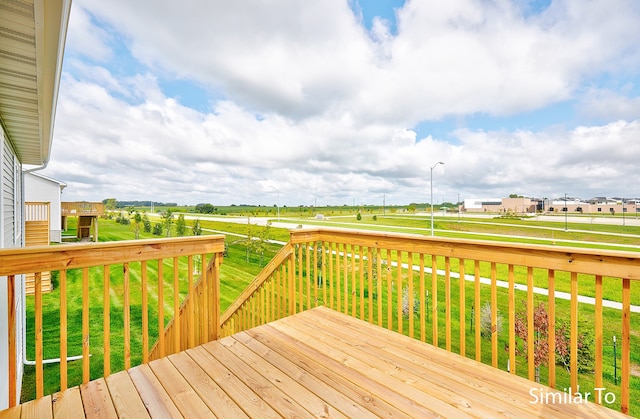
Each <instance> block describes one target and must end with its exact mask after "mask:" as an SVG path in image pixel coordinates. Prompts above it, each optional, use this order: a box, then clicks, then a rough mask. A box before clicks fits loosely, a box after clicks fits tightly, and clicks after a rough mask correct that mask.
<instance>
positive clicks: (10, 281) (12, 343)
mask: <svg viewBox="0 0 640 419" xmlns="http://www.w3.org/2000/svg"><path fill="white" fill-rule="evenodd" d="M7 298H8V308H9V313H8V316H7V317H8V330H9V407H13V406H15V405H16V403H17V400H16V398H17V397H16V393H17V391H18V390H17V380H18V375H17V371H16V369H17V362H18V361H17V359H16V358H17V355H16V344H17V342H16V277H15V276H14V275H9V276H8V277H7Z"/></svg>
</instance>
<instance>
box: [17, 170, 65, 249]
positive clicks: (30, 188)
mask: <svg viewBox="0 0 640 419" xmlns="http://www.w3.org/2000/svg"><path fill="white" fill-rule="evenodd" d="M61 186H64V183H63V184H61V183H60V182H57V181H55V180H53V179H49V178H47V177H43V176H40V175H38V174H36V173H27V174H25V176H24V200H25V202H49V203H50V205H49V240H51V241H52V242H58V243H59V242H61V241H62V222H61V220H62V214H61V211H60V205H61V202H60V201H61V199H60V187H61Z"/></svg>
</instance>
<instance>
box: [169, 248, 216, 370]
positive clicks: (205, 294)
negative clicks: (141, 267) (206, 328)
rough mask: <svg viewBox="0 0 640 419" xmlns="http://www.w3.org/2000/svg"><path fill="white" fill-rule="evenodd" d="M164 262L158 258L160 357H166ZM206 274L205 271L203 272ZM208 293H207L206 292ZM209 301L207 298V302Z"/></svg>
mask: <svg viewBox="0 0 640 419" xmlns="http://www.w3.org/2000/svg"><path fill="white" fill-rule="evenodd" d="M163 271H164V262H163V260H162V259H158V357H159V358H164V356H165V352H164V273H163ZM202 274H203V275H204V271H203V273H202ZM205 295H206V294H205ZM206 303H207V301H206V300H205V304H206ZM205 324H206V323H205Z"/></svg>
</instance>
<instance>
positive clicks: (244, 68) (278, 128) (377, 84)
mask: <svg viewBox="0 0 640 419" xmlns="http://www.w3.org/2000/svg"><path fill="white" fill-rule="evenodd" d="M73 16H74V17H76V16H79V17H77V19H78V21H77V22H76V23H74V24H72V25H71V26H70V28H69V36H68V38H69V39H70V41H69V42H70V45H71V46H72V48H71V51H72V52H73V58H72V59H67V61H66V67H65V68H66V69H67V73H66V74H65V76H64V79H63V83H62V86H61V90H60V97H59V109H58V120H57V125H56V139H55V141H54V151H53V153H54V155H53V158H52V162H51V163H50V166H49V169H48V174H50V175H52V176H54V177H57V178H59V179H61V180H64V181H66V182H68V183H69V185H70V186H69V188H67V190H66V191H65V193H67V194H72V193H76V192H72V191H78V192H77V193H78V197H79V198H81V199H84V198H87V197H89V196H91V197H92V199H103V198H106V197H108V196H116V197H117V198H119V199H136V198H139V199H144V198H153V196H149V194H153V195H154V196H156V197H158V198H157V199H164V200H171V201H178V202H187V203H197V202H216V203H220V204H223V203H241V202H244V203H249V202H255V203H263V204H264V203H272V201H273V198H274V191H273V189H272V188H269V187H267V186H265V185H269V184H272V185H274V186H276V187H277V188H278V189H279V190H280V191H281V194H282V199H283V203H285V204H286V203H289V204H296V203H307V202H310V200H311V197H312V196H313V197H315V198H317V197H322V199H324V200H326V201H331V200H337V201H338V202H335V201H332V203H350V200H349V198H351V199H358V200H360V199H366V200H369V198H371V199H370V200H371V201H373V202H376V200H377V198H375V197H376V196H377V197H379V196H381V195H382V194H386V195H387V196H388V197H391V196H395V199H396V201H397V202H405V203H406V202H415V201H423V202H424V201H426V200H427V196H426V191H428V188H429V168H430V167H431V166H432V165H433V163H435V162H437V161H441V160H442V161H445V163H446V164H445V165H444V166H442V167H440V166H439V167H438V168H437V169H436V170H435V171H434V172H435V173H434V175H435V176H437V179H438V180H437V182H434V188H435V191H434V192H436V193H438V194H439V196H442V195H443V194H447V195H448V196H447V199H448V200H454V199H455V198H456V196H457V193H460V194H461V196H463V195H465V194H466V195H470V194H477V195H485V196H486V195H500V194H505V193H506V194H508V193H515V192H517V193H525V194H532V195H539V196H540V195H543V194H546V195H550V194H554V193H555V194H558V193H561V192H565V191H569V192H571V191H575V192H571V193H572V194H573V195H580V194H593V195H596V194H600V195H603V194H608V193H609V190H611V192H612V193H613V189H615V188H616V187H619V185H620V176H633V175H635V176H637V175H638V174H639V173H638V170H637V169H635V166H634V165H632V164H631V163H630V160H632V157H633V156H634V154H633V153H635V156H638V155H640V153H639V152H640V150H635V146H634V145H633V143H634V141H636V140H635V139H637V134H638V130H639V129H638V122H637V115H638V108H639V105H638V104H637V103H636V102H637V100H636V99H633V98H626V99H625V96H623V95H622V94H619V93H616V92H615V91H609V90H604V89H599V88H597V87H593V88H591V89H589V88H585V86H586V85H588V84H589V83H593V82H594V80H596V79H597V77H598V76H599V75H601V74H605V73H606V74H608V75H609V76H610V77H621V80H627V79H628V78H629V77H637V76H638V65H639V63H640V60H639V59H638V58H639V56H640V55H639V51H640V49H639V48H638V46H637V43H636V42H635V40H636V39H640V26H639V25H637V24H636V23H637V21H638V20H639V17H640V6H638V5H637V3H635V2H632V1H623V0H620V1H611V2H597V1H594V2H589V3H588V4H586V3H584V2H579V1H572V0H565V1H554V2H553V3H552V5H551V6H550V7H549V8H548V9H546V10H545V11H544V12H542V13H541V14H538V15H525V13H524V12H523V9H521V8H518V7H517V6H516V3H514V2H510V1H506V0H495V1H493V2H486V1H474V0H452V1H448V2H440V1H411V2H408V3H407V4H406V5H405V7H404V8H402V9H399V10H398V14H397V18H398V20H397V22H396V24H397V35H395V36H394V35H392V34H391V33H390V31H389V26H388V23H386V22H384V21H382V20H380V19H377V20H374V23H373V27H372V30H371V31H370V32H368V31H367V30H366V29H364V27H363V26H362V25H361V23H360V22H359V19H358V18H357V17H356V16H354V14H353V12H352V10H351V9H350V8H349V7H348V4H347V2H346V1H337V0H336V1H322V2H313V3H305V4H302V3H300V2H294V1H287V0H279V1H274V2H268V4H267V3H262V2H247V1H238V2H206V1H202V2H197V1H195V0H192V1H188V2H173V1H168V0H165V1H154V2H151V1H148V0H146V1H143V0H138V1H135V2H131V1H125V0H113V1H109V2H87V1H83V0H78V1H76V2H74V15H73ZM91 16H94V19H93V20H92V19H91V18H90V17H91ZM72 18H73V17H72ZM95 21H100V22H107V23H106V24H103V26H95V25H94V23H95ZM105 28H114V29H115V30H117V31H118V32H116V33H113V34H108V33H107V32H106V30H105ZM84 36H86V37H87V38H86V39H84V40H80V39H77V38H81V37H84ZM115 38H117V39H119V40H123V41H124V42H125V43H127V45H128V46H129V47H130V48H131V51H132V54H133V56H134V57H136V58H137V59H138V60H139V61H140V62H141V63H143V64H144V65H145V66H146V67H144V66H142V65H141V67H142V68H144V73H140V74H134V75H133V76H131V75H128V76H126V77H121V76H119V75H118V72H117V71H113V69H114V68H115V64H114V63H117V60H118V59H117V56H115V55H113V54H115V52H114V51H112V50H110V49H109V45H110V44H111V40H113V39H115ZM83 55H84V56H85V57H89V58H91V60H92V64H88V63H86V62H83V61H82V56H83ZM112 58H113V59H112ZM625 77H626V79H625ZM159 78H182V79H187V80H193V81H194V82H197V83H199V84H202V85H204V86H206V87H207V88H208V89H210V90H211V91H216V92H221V93H222V95H223V98H222V99H218V100H217V101H216V102H212V104H211V108H210V109H211V111H210V112H199V111H196V110H194V109H191V108H189V107H186V106H184V105H182V104H181V103H180V102H179V101H177V100H176V99H174V98H171V97H167V96H166V94H165V93H164V92H163V91H162V89H161V88H160V86H159V85H158V79H159ZM585 92H587V93H586V94H584V93H585ZM580 95H582V96H580ZM576 97H581V101H582V102H581V104H582V108H581V109H588V112H592V113H593V114H595V115H597V116H598V118H600V119H599V120H598V121H597V122H595V121H594V122H592V123H590V124H589V123H587V124H584V127H580V128H577V129H573V130H563V129H560V128H548V129H539V130H537V131H523V130H516V131H513V132H508V131H492V130H489V129H486V130H480V129H477V130H466V129H460V130H457V131H454V132H452V133H451V136H452V138H453V140H455V141H454V142H453V143H449V142H447V141H445V139H443V138H437V137H434V136H427V137H426V138H417V134H416V133H415V132H414V131H412V130H411V127H413V126H415V124H417V123H418V122H421V121H425V120H432V121H436V120H438V119H439V118H443V117H448V116H453V117H455V118H461V119H463V118H464V116H465V115H475V114H483V115H514V114H518V113H520V112H525V111H531V110H536V109H541V108H544V107H545V106H548V105H550V104H554V103H556V102H558V101H566V100H571V99H575V98H576ZM584 113H587V111H584ZM636 142H637V141H636ZM620 150H622V151H620ZM611 166H615V167H616V168H615V169H610V167H611ZM607 188H608V189H607ZM596 189H597V192H596ZM592 191H593V193H592ZM145 194H147V195H145ZM627 194H628V195H633V194H635V192H633V191H632V190H628V193H627ZM160 197H162V198H160ZM420 197H423V198H422V199H421V198H420ZM345 199H346V200H347V201H346V202H340V201H341V200H345ZM390 199H391V200H389V201H388V202H392V200H393V199H394V198H390ZM286 200H288V201H289V202H286Z"/></svg>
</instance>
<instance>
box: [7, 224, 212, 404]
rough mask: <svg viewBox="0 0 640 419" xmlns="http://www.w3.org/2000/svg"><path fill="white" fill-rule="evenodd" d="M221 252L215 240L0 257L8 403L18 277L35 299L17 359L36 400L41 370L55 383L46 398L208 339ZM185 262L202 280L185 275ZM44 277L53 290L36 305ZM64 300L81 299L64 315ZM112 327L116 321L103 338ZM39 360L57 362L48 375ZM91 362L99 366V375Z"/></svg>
mask: <svg viewBox="0 0 640 419" xmlns="http://www.w3.org/2000/svg"><path fill="white" fill-rule="evenodd" d="M223 251H224V237H223V236H203V237H197V238H196V237H189V238H174V239H150V240H135V241H120V242H108V243H92V244H74V245H64V246H37V247H30V248H22V249H2V250H0V277H3V276H4V277H6V278H7V289H8V295H9V303H8V307H9V309H8V319H7V320H8V330H9V342H8V347H9V367H8V371H9V394H8V397H9V405H10V406H14V405H15V404H16V402H17V400H16V399H17V396H16V392H17V382H16V377H17V366H18V363H19V362H22V360H18V359H17V358H18V350H19V348H17V346H18V345H17V343H16V339H17V336H18V335H19V334H20V331H19V330H16V324H17V323H16V320H17V318H18V317H19V316H20V313H17V312H16V311H17V307H18V304H17V300H16V294H15V292H14V290H15V289H16V281H18V280H19V278H20V275H23V274H33V275H34V278H35V281H36V287H35V290H36V292H35V297H34V301H33V302H31V301H29V302H28V303H27V307H28V308H27V310H32V313H33V317H34V323H33V324H32V325H31V326H32V327H29V329H33V330H34V331H35V332H34V336H33V337H30V338H29V339H28V340H29V341H33V347H26V345H25V347H26V351H25V352H26V353H25V354H24V355H23V356H24V357H25V359H26V358H27V356H35V361H34V362H28V363H32V364H34V368H35V387H36V389H35V396H36V397H42V396H43V395H44V394H45V380H46V379H47V377H46V376H45V371H47V372H48V373H49V372H50V375H51V376H55V377H57V376H58V374H59V377H60V379H59V386H55V387H57V388H55V389H54V390H53V391H57V390H58V389H61V390H64V389H66V388H67V387H68V386H69V385H77V384H80V382H77V381H78V380H81V382H82V383H87V382H88V381H89V380H90V378H95V377H96V376H98V377H107V376H109V375H110V373H111V370H112V368H116V369H126V368H129V367H130V366H132V364H139V363H141V362H142V363H146V362H148V361H149V360H151V359H154V358H156V357H162V356H165V355H168V354H170V353H174V352H178V351H181V350H184V349H186V348H189V347H193V346H195V345H198V344H201V343H204V342H207V341H210V340H212V339H215V338H216V337H217V335H216V333H217V330H218V329H217V328H215V327H213V326H212V325H213V324H216V323H217V321H216V319H217V318H218V317H219V309H217V308H218V307H219V305H218V304H215V303H213V302H214V301H218V300H219V299H218V297H217V294H216V284H219V278H218V276H219V266H220V262H221V260H222V254H223ZM194 259H197V260H198V262H199V264H200V265H201V269H199V272H202V273H203V274H194V270H195V266H194ZM49 271H51V272H52V275H53V276H54V278H55V281H54V282H55V284H56V289H55V290H54V292H52V293H51V294H49V295H47V297H46V298H47V301H48V303H47V306H43V295H42V292H41V287H40V285H39V281H40V280H41V277H42V272H49ZM68 290H74V291H68ZM54 295H56V296H58V295H59V298H57V300H55V299H54V300H52V298H53V296H54ZM71 299H76V300H80V304H81V307H82V308H81V310H79V311H78V312H70V311H69V309H68V307H69V304H68V303H69V301H71ZM23 304H25V302H23ZM44 313H46V314H44ZM174 313H178V314H177V317H176V316H174ZM43 316H47V318H46V319H43ZM51 317H53V318H55V317H57V320H55V321H52V318H51ZM58 319H59V320H58ZM171 319H173V320H171ZM44 320H47V321H46V322H45V321H44ZM116 321H117V322H122V323H121V324H120V325H119V326H118V327H117V328H116V329H117V330H118V333H117V334H112V332H111V330H112V327H111V324H112V322H116ZM44 324H46V325H47V329H46V330H45V329H44V327H43V325H44ZM52 324H53V325H52ZM120 330H122V332H120ZM45 340H46V342H47V345H44V344H43V342H45ZM156 340H157V343H156V344H155V345H154V346H153V348H151V347H150V344H151V343H152V342H154V341H156ZM72 351H79V352H80V353H79V354H78V353H72V354H71V355H78V356H77V357H71V359H76V358H79V360H73V361H68V359H69V355H70V352H72ZM45 355H47V356H49V357H51V358H54V357H56V355H58V356H59V359H55V363H56V364H57V362H59V369H58V366H57V365H56V366H55V369H54V370H51V371H49V365H48V362H47V360H46V359H45ZM92 355H96V357H95V360H97V361H98V362H100V360H102V362H101V364H102V368H99V367H100V364H99V363H98V365H96V362H95V361H93V360H92V359H91V357H92ZM78 363H81V364H80V365H77V364H78ZM72 364H73V365H72ZM91 364H93V367H92V366H91ZM112 364H113V366H112ZM72 369H73V370H74V373H75V376H74V374H73V373H72V371H71V370H72ZM96 369H98V371H96ZM100 370H101V371H100ZM70 376H71V377H72V378H69V377H70ZM49 381H50V380H49ZM70 381H71V382H70ZM53 391H49V392H53Z"/></svg>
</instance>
